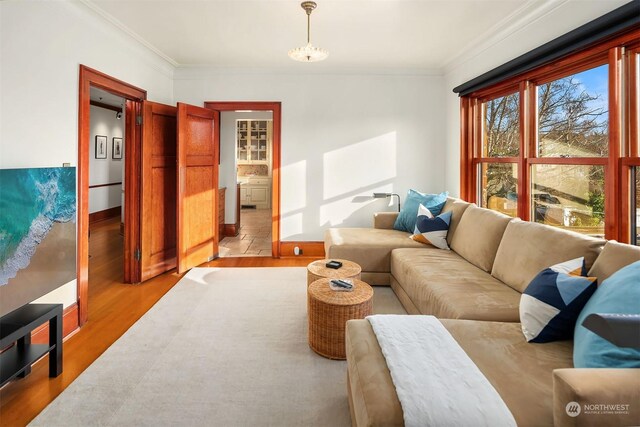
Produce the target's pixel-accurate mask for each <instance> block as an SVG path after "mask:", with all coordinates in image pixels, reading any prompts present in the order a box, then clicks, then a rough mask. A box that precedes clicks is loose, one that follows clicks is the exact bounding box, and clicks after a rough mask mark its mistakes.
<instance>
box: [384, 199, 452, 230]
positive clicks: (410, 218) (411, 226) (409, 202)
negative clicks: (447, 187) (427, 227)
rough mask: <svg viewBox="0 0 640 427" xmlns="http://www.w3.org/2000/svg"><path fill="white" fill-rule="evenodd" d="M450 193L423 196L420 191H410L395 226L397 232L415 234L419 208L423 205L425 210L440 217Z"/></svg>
mask: <svg viewBox="0 0 640 427" xmlns="http://www.w3.org/2000/svg"><path fill="white" fill-rule="evenodd" d="M448 196H449V193H448V192H446V191H445V192H443V193H440V194H423V193H420V192H419V191H415V190H409V192H408V193H407V198H406V200H405V201H404V206H402V210H401V211H400V214H399V215H398V218H396V222H395V223H394V224H393V228H394V229H395V230H400V231H406V232H409V233H413V231H414V230H415V228H416V219H417V217H418V207H419V206H420V205H423V206H424V207H425V208H427V209H429V211H430V212H431V213H432V214H433V216H438V215H440V211H442V208H443V207H444V204H445V203H446V202H447V197H448Z"/></svg>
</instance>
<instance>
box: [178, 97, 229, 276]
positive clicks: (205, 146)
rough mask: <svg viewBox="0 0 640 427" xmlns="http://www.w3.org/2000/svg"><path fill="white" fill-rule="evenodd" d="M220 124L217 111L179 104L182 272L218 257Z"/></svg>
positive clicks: (179, 191) (179, 192)
mask: <svg viewBox="0 0 640 427" xmlns="http://www.w3.org/2000/svg"><path fill="white" fill-rule="evenodd" d="M216 116H217V117H216ZM218 123H219V115H218V114H216V112H215V111H213V110H209V109H207V108H201V107H196V106H193V105H187V104H182V103H180V102H179V103H178V193H177V194H178V195H177V224H178V242H177V243H178V244H177V263H178V273H182V272H185V271H187V270H189V269H190V268H191V267H195V266H197V265H199V264H201V263H203V262H207V261H210V260H211V259H213V258H215V257H217V256H218V236H217V234H218V214H217V206H216V205H217V201H218V158H219V156H220V150H219V149H218V145H217V142H218V140H219V139H217V138H216V133H217V132H218V129H217V128H218Z"/></svg>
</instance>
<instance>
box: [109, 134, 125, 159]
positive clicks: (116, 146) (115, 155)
mask: <svg viewBox="0 0 640 427" xmlns="http://www.w3.org/2000/svg"><path fill="white" fill-rule="evenodd" d="M122 148H123V147H122V138H115V137H114V138H113V142H112V143H111V158H112V159H115V160H120V159H122Z"/></svg>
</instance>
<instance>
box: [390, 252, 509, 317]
mask: <svg viewBox="0 0 640 427" xmlns="http://www.w3.org/2000/svg"><path fill="white" fill-rule="evenodd" d="M391 275H392V276H393V278H392V282H391V283H392V286H396V285H394V283H395V284H397V286H400V287H401V288H402V291H401V292H397V293H405V294H406V295H407V296H408V297H409V298H410V299H411V301H412V302H413V304H414V305H415V306H416V307H417V308H418V310H419V311H420V313H421V314H431V315H434V316H436V317H438V318H450V319H477V320H495V321H503V322H517V321H518V320H519V314H518V306H519V303H520V294H519V293H518V292H516V291H514V290H513V289H511V288H510V287H508V286H505V285H504V284H503V283H500V281H499V280H496V279H495V278H494V277H491V275H490V274H488V273H486V272H485V271H483V270H480V269H479V268H478V267H475V266H474V265H472V264H469V263H468V262H467V261H466V260H465V259H464V258H462V257H461V256H460V255H458V254H456V253H455V252H452V251H443V250H440V249H436V248H425V249H422V250H416V249H394V250H393V252H392V253H391ZM394 279H395V280H394Z"/></svg>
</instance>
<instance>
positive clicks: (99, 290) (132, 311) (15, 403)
mask: <svg viewBox="0 0 640 427" xmlns="http://www.w3.org/2000/svg"><path fill="white" fill-rule="evenodd" d="M122 240H123V239H122V236H121V235H120V233H119V219H114V220H107V221H102V222H100V223H97V224H94V225H92V226H91V239H90V242H89V254H90V255H91V258H90V260H89V321H88V322H87V323H86V324H85V325H84V326H83V327H82V328H81V329H80V330H79V331H78V332H76V333H75V334H73V335H71V336H70V337H68V338H67V339H66V341H65V342H64V365H63V372H62V374H61V375H60V376H58V377H57V378H49V377H48V363H47V357H46V356H45V357H44V358H43V359H41V360H40V361H39V362H37V363H36V364H35V365H34V366H33V369H32V371H31V374H30V375H29V376H27V377H26V378H23V379H20V380H17V381H12V382H11V383H9V384H7V385H6V386H5V387H3V388H2V389H0V426H3V427H4V426H23V425H26V424H27V423H28V422H29V421H31V420H32V419H33V418H34V417H35V416H36V415H37V414H38V413H40V411H42V410H43V409H44V408H45V407H46V406H47V405H48V404H49V403H50V402H51V401H52V400H53V399H55V398H56V397H57V396H58V395H59V394H60V393H61V392H62V391H63V390H64V389H65V388H66V387H67V386H68V385H69V384H71V382H72V381H73V380H75V379H76V378H77V377H78V375H80V374H81V373H82V372H83V371H84V370H85V369H86V368H87V367H88V366H89V365H90V364H91V363H92V362H93V361H94V360H96V359H97V358H98V357H99V356H100V355H101V354H102V353H103V352H104V351H105V350H106V349H107V348H109V346H110V345H111V344H113V343H114V342H115V341H116V340H117V339H118V338H120V336H122V334H124V333H125V332H126V331H127V329H129V327H131V325H133V324H134V323H135V322H136V321H137V320H138V319H139V318H140V317H142V315H143V314H144V313H146V312H147V311H148V310H149V309H150V308H151V307H152V306H153V305H154V304H155V303H156V302H157V301H158V300H159V299H160V298H161V297H162V296H163V295H164V294H165V293H166V292H167V291H169V290H170V289H171V288H172V287H173V285H175V284H176V283H177V282H178V280H180V278H181V277H182V276H181V275H178V274H176V273H175V271H170V272H168V273H165V274H163V275H161V276H158V277H156V278H154V279H151V280H149V281H147V282H145V283H142V284H137V285H129V284H123V283H122V277H123V276H122ZM315 259H317V258H315ZM315 259H314V258H295V259H273V258H269V257H252V258H249V257H244V258H226V259H218V260H214V261H212V262H209V263H206V264H203V265H202V266H203V267H285V266H292V267H293V266H306V265H307V264H308V263H310V262H311V261H313V260H315Z"/></svg>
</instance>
